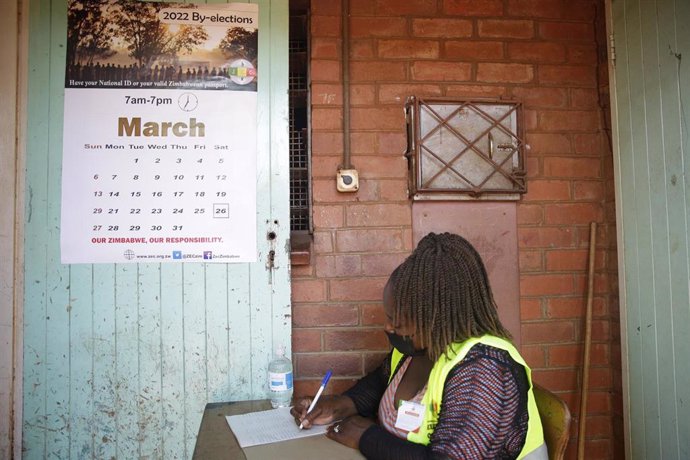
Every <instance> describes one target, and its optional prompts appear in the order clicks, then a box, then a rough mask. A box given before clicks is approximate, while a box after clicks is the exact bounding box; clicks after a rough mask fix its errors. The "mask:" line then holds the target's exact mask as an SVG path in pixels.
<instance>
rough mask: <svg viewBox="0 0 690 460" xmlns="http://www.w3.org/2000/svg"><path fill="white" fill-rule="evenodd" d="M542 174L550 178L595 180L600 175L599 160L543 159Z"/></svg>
mask: <svg viewBox="0 0 690 460" xmlns="http://www.w3.org/2000/svg"><path fill="white" fill-rule="evenodd" d="M544 174H545V175H546V176H550V177H566V178H575V177H582V178H592V179H593V178H597V177H600V175H601V160H600V159H599V158H569V157H553V158H544Z"/></svg>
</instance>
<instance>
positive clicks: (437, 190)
mask: <svg viewBox="0 0 690 460" xmlns="http://www.w3.org/2000/svg"><path fill="white" fill-rule="evenodd" d="M441 104H443V105H457V107H456V108H455V109H454V110H453V111H452V112H451V114H450V115H448V116H446V117H445V118H444V117H443V116H441V115H439V114H438V113H437V112H436V111H435V110H433V108H432V107H431V106H433V105H441ZM485 105H501V106H508V107H509V108H510V110H508V111H507V112H506V113H505V114H504V115H503V116H502V117H501V118H500V119H495V118H493V117H491V116H490V115H489V114H487V113H485V112H484V111H482V110H481V109H480V108H479V107H480V106H485ZM465 108H470V109H471V110H472V111H473V113H475V114H476V115H478V116H480V117H482V118H484V119H485V120H486V121H488V122H489V123H491V124H490V126H489V127H488V128H487V129H485V130H484V131H483V132H481V134H480V135H479V136H477V137H476V138H475V139H468V138H467V137H465V136H463V134H462V133H461V132H458V130H457V129H455V128H453V127H452V126H450V124H449V123H448V122H449V120H450V119H451V118H452V117H454V116H456V115H457V114H458V113H459V112H460V111H461V110H463V109H465ZM422 109H426V110H428V111H429V113H430V114H431V115H432V116H433V117H434V118H436V120H437V122H438V124H437V126H435V127H434V128H433V129H432V130H431V131H429V133H427V135H426V136H425V138H424V139H422V137H421V122H420V119H421V116H420V114H421V111H422ZM405 110H406V114H407V130H408V132H407V138H408V148H407V153H406V156H407V158H408V168H409V171H408V172H409V174H408V180H409V183H408V187H409V188H408V189H409V194H410V197H411V198H412V199H414V200H508V201H515V200H519V199H520V198H521V196H522V194H524V193H526V192H527V181H526V180H525V176H526V171H525V161H524V152H525V146H526V145H527V144H526V142H525V141H524V131H523V130H524V127H523V122H522V120H523V113H522V103H521V102H519V101H514V100H505V99H498V100H496V99H479V98H475V99H457V98H444V97H430V98H421V97H410V98H408V100H407V102H406V104H405ZM513 113H515V116H516V132H512V131H510V130H509V129H507V128H506V127H505V126H504V125H503V124H501V122H502V121H503V120H505V119H506V117H508V116H510V115H512V114H513ZM444 127H445V128H446V129H447V130H448V131H449V132H450V133H451V134H453V135H454V136H456V137H457V138H458V139H459V140H460V141H461V142H462V143H463V144H464V145H466V147H465V148H464V149H463V150H462V151H460V152H459V153H457V154H456V155H455V156H454V157H453V158H452V159H451V160H450V161H448V162H446V160H444V159H442V158H440V157H438V156H437V155H435V154H434V152H433V151H431V150H430V149H428V148H425V145H424V140H425V139H428V138H429V136H430V135H431V134H433V133H434V132H436V131H437V130H439V129H441V128H444ZM493 129H500V130H502V131H504V132H506V133H507V134H508V135H509V136H510V137H511V138H513V139H515V141H516V143H515V145H512V144H511V146H512V147H514V149H513V151H512V152H511V153H510V154H509V155H507V156H506V158H505V159H504V160H503V161H502V162H500V163H496V162H494V161H493V158H490V157H489V156H487V155H486V154H485V153H484V152H482V151H481V150H479V149H478V148H476V147H475V144H476V143H477V142H478V141H479V140H480V139H483V138H484V137H485V136H486V135H487V134H490V132H491V131H492V130H493ZM489 139H491V137H490V136H489ZM469 151H471V152H474V153H475V154H476V156H477V157H479V158H481V159H483V160H484V161H485V162H486V163H487V164H489V165H490V166H491V168H493V171H492V172H491V173H490V174H489V175H488V176H486V178H485V179H484V180H483V181H482V182H481V183H479V184H473V183H472V181H471V180H469V179H468V178H466V177H465V176H464V175H463V174H462V172H461V171H458V170H457V169H456V168H455V167H454V166H453V163H455V162H456V161H457V160H458V159H460V158H461V157H462V156H463V155H465V153H466V152H469ZM424 154H426V155H431V156H433V157H435V159H436V160H437V161H438V162H441V163H442V164H443V165H444V167H443V168H442V169H441V171H439V172H438V173H437V174H436V175H435V176H434V177H433V178H432V179H431V180H434V179H435V178H436V177H437V176H439V174H441V173H442V172H444V171H447V170H450V171H452V173H453V174H455V175H457V176H458V177H459V178H461V179H462V180H463V181H465V182H467V183H468V184H471V185H472V187H469V188H448V187H445V188H444V187H432V186H429V181H427V182H426V183H425V182H424V177H423V173H424V171H422V164H421V163H422V155H424ZM511 159H512V160H515V159H516V160H517V164H516V165H515V166H514V167H513V168H512V171H511V172H510V173H508V172H506V171H505V169H504V166H505V163H506V162H507V161H509V160H511ZM495 174H500V175H502V176H503V177H505V178H506V179H508V180H509V182H510V184H511V185H512V188H491V187H485V184H486V183H487V182H488V181H489V179H491V178H492V177H493V176H494V175H495Z"/></svg>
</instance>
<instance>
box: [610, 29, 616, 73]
mask: <svg viewBox="0 0 690 460" xmlns="http://www.w3.org/2000/svg"><path fill="white" fill-rule="evenodd" d="M609 59H610V60H611V65H612V66H614V67H615V66H616V37H615V36H614V35H613V34H611V35H609Z"/></svg>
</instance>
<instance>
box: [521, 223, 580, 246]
mask: <svg viewBox="0 0 690 460" xmlns="http://www.w3.org/2000/svg"><path fill="white" fill-rule="evenodd" d="M574 242H575V235H574V233H573V231H572V230H571V229H569V228H565V227H523V228H518V243H519V245H520V247H522V248H563V247H572V246H573V244H574Z"/></svg>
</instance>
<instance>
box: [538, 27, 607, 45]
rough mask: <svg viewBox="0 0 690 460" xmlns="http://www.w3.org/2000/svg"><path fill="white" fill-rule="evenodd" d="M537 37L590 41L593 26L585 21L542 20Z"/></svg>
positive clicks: (592, 35)
mask: <svg viewBox="0 0 690 460" xmlns="http://www.w3.org/2000/svg"><path fill="white" fill-rule="evenodd" d="M539 37H541V38H544V39H547V40H567V41H583V40H586V41H592V42H594V28H593V26H592V24H590V23H586V22H542V23H540V24H539Z"/></svg>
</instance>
